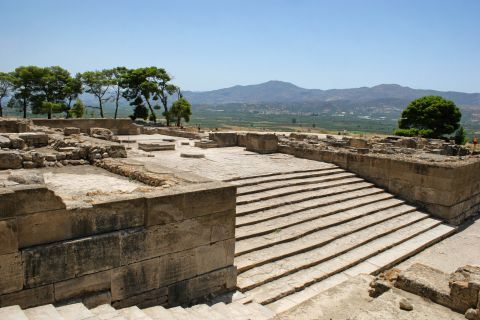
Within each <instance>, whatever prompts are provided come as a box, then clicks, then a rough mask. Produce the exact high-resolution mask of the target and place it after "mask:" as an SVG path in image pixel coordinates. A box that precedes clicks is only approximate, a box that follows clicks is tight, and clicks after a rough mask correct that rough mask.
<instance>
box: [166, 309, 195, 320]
mask: <svg viewBox="0 0 480 320" xmlns="http://www.w3.org/2000/svg"><path fill="white" fill-rule="evenodd" d="M168 311H169V312H170V313H171V314H172V315H173V316H174V317H175V319H177V320H202V319H201V318H198V317H197V316H195V315H194V313H193V312H192V313H190V312H189V310H187V309H184V308H182V307H174V308H170V309H168Z"/></svg>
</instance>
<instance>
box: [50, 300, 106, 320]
mask: <svg viewBox="0 0 480 320" xmlns="http://www.w3.org/2000/svg"><path fill="white" fill-rule="evenodd" d="M57 311H58V313H59V314H60V315H61V316H62V317H63V319H65V320H91V319H95V318H96V317H95V315H94V314H93V313H92V312H91V311H90V310H88V308H87V307H85V305H84V304H83V303H74V304H67V305H65V306H61V307H57ZM94 317H95V318H94ZM97 319H98V318H97Z"/></svg>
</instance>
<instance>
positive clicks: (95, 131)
mask: <svg viewBox="0 0 480 320" xmlns="http://www.w3.org/2000/svg"><path fill="white" fill-rule="evenodd" d="M89 133H90V135H91V136H92V137H94V138H97V139H102V140H109V141H111V140H112V139H113V132H112V131H111V130H109V129H107V128H90V130H89Z"/></svg>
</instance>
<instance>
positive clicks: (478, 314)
mask: <svg viewBox="0 0 480 320" xmlns="http://www.w3.org/2000/svg"><path fill="white" fill-rule="evenodd" d="M465 318H467V319H468V320H480V310H479V309H473V308H470V309H468V310H467V311H466V312H465Z"/></svg>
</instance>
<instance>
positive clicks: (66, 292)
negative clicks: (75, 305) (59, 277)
mask: <svg viewBox="0 0 480 320" xmlns="http://www.w3.org/2000/svg"><path fill="white" fill-rule="evenodd" d="M110 283H111V270H107V271H103V272H98V273H93V274H89V275H85V276H82V277H78V278H73V279H70V280H66V281H60V282H56V283H55V284H54V289H55V301H62V300H69V299H72V298H77V297H79V298H82V297H84V296H87V295H91V294H92V293H99V292H101V291H108V290H110Z"/></svg>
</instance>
